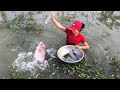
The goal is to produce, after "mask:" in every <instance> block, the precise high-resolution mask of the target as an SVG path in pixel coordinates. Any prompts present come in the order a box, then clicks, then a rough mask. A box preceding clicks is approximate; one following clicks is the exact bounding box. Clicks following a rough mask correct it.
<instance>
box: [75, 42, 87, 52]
mask: <svg viewBox="0 0 120 90" xmlns="http://www.w3.org/2000/svg"><path fill="white" fill-rule="evenodd" d="M83 45H84V46H80V45H75V47H76V48H81V49H84V50H88V49H89V45H88V43H87V42H84V43H83Z"/></svg>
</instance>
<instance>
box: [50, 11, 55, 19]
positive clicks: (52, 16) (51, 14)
mask: <svg viewBox="0 0 120 90" xmlns="http://www.w3.org/2000/svg"><path fill="white" fill-rule="evenodd" d="M50 16H51V19H52V18H54V11H51V12H50Z"/></svg>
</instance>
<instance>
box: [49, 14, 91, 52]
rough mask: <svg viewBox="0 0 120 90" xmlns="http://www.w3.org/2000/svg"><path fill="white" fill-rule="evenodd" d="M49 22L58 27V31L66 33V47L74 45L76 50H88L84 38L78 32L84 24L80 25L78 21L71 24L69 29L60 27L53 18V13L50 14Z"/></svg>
mask: <svg viewBox="0 0 120 90" xmlns="http://www.w3.org/2000/svg"><path fill="white" fill-rule="evenodd" d="M51 20H52V22H53V23H54V24H55V26H56V27H58V28H59V29H60V30H62V31H63V32H65V33H66V35H67V40H66V44H67V45H75V47H76V48H81V49H83V50H88V49H89V45H88V43H87V41H86V39H85V37H84V36H83V35H82V34H81V33H80V31H81V30H82V29H83V28H84V26H85V25H84V24H83V23H81V22H80V21H79V20H76V21H74V22H73V24H72V25H71V26H69V27H64V26H62V25H61V24H60V23H59V22H58V21H57V20H56V19H55V17H54V13H53V12H51ZM81 42H82V43H83V46H80V45H79V44H80V43H81Z"/></svg>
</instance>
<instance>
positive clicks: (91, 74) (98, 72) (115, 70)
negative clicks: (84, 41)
mask: <svg viewBox="0 0 120 90" xmlns="http://www.w3.org/2000/svg"><path fill="white" fill-rule="evenodd" d="M94 59H95V60H92V61H89V60H87V61H84V60H82V61H81V62H79V63H76V64H67V63H64V62H58V63H60V64H59V65H58V64H56V63H57V61H55V62H52V63H51V64H50V67H49V68H48V69H47V70H45V71H41V70H40V71H38V73H37V75H34V76H32V75H31V74H30V73H29V72H20V71H16V70H15V68H14V69H13V68H11V78H13V79H16V78H17V79H22V78H23V79H24V78H25V79H34V78H39V79H120V62H119V61H118V60H117V58H116V57H113V58H112V59H111V60H110V62H109V64H110V65H111V68H112V69H111V71H110V72H111V74H110V75H106V74H105V72H104V68H103V67H102V65H101V63H100V61H99V60H98V59H97V58H94Z"/></svg>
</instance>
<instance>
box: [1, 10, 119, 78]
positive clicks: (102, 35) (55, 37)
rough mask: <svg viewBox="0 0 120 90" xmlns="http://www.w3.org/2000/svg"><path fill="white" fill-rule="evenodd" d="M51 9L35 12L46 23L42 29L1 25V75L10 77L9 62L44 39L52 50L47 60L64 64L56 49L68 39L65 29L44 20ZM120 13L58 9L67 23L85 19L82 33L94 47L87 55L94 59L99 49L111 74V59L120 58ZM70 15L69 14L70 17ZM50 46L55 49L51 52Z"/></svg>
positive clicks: (61, 21)
mask: <svg viewBox="0 0 120 90" xmlns="http://www.w3.org/2000/svg"><path fill="white" fill-rule="evenodd" d="M48 13H49V12H41V13H39V14H35V16H34V17H35V18H36V19H37V21H38V22H39V23H40V24H41V25H43V31H42V32H37V31H27V30H25V29H20V30H11V29H7V28H1V29H0V62H1V63H0V78H10V75H9V73H10V70H9V66H10V65H11V64H12V63H13V62H14V61H15V60H16V59H17V58H18V55H19V54H20V53H21V52H32V53H34V51H35V48H36V46H37V44H38V43H39V42H40V41H43V42H44V43H45V45H46V50H47V52H48V53H49V54H47V55H46V60H48V61H52V62H49V65H54V64H55V65H58V66H60V64H61V63H63V62H61V61H60V60H59V59H58V57H57V56H56V52H57V50H58V49H59V48H60V47H62V46H63V45H65V43H66V39H65V33H64V32H62V31H60V30H59V29H57V28H56V27H55V26H54V25H53V23H51V21H49V22H48V24H47V25H46V24H45V23H43V22H44V21H45V20H46V15H48ZM119 13H120V12H119V11H114V12H111V13H110V12H102V13H101V11H94V12H93V11H88V12H87V11H86V12H85V11H81V12H80V11H73V12H70V11H69V12H67V11H64V12H62V11H57V14H56V15H57V16H56V18H57V19H58V21H59V22H60V23H61V24H63V25H65V26H68V25H70V24H71V22H72V21H73V20H75V19H79V20H81V21H82V22H83V23H85V25H86V27H85V29H83V31H82V32H81V33H82V34H83V35H84V36H85V38H86V39H87V41H88V43H89V45H90V50H89V51H88V52H87V53H86V57H87V59H88V60H92V56H91V54H90V52H93V53H95V55H96V56H98V57H99V60H100V61H101V62H102V65H103V67H104V69H105V72H106V73H107V74H109V73H110V72H109V70H110V66H109V64H108V62H109V59H110V58H111V57H112V56H118V57H119V58H120V55H119V54H120V40H119V35H120V31H119V26H120V22H119V19H120V14H119ZM66 16H69V18H67V17H66ZM118 17H119V18H118ZM38 18H39V19H38ZM50 50H51V51H52V53H50ZM119 60H120V59H119ZM43 78H44V77H43Z"/></svg>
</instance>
